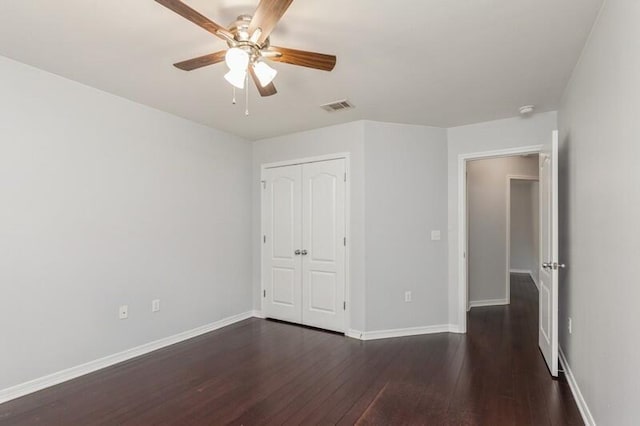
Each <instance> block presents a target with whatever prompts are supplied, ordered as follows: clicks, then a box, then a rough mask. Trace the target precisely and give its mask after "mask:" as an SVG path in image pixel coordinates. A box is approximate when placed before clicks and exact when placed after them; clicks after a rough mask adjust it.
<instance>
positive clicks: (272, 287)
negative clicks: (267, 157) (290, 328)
mask: <svg viewBox="0 0 640 426" xmlns="http://www.w3.org/2000/svg"><path fill="white" fill-rule="evenodd" d="M264 179H265V189H264V191H263V193H264V196H263V197H264V198H263V200H262V202H263V205H262V215H263V217H262V220H263V227H264V231H265V234H264V236H263V238H264V244H263V247H264V249H263V263H262V268H263V270H262V276H263V285H264V290H263V291H264V294H263V296H264V305H263V309H264V314H265V316H266V317H268V318H276V319H281V320H284V321H291V322H297V323H300V322H302V263H301V261H300V247H301V243H302V235H301V233H302V209H301V206H302V202H301V189H302V187H301V179H302V167H301V166H289V167H277V168H273V169H267V170H265V173H264Z"/></svg>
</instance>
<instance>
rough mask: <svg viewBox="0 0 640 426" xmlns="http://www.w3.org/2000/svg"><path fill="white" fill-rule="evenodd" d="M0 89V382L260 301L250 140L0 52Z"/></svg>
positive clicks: (36, 374) (2, 385)
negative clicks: (254, 283) (122, 308)
mask: <svg viewBox="0 0 640 426" xmlns="http://www.w3.org/2000/svg"><path fill="white" fill-rule="evenodd" d="M0 93H2V96H1V97H0V115H1V116H2V121H1V122H0V206H1V207H0V325H1V326H0V327H1V328H2V332H1V333H0V348H1V349H0V365H1V366H2V367H0V389H4V388H8V387H10V386H12V385H16V384H19V383H22V382H25V381H27V380H30V379H34V378H38V377H41V376H43V375H46V374H49V373H53V372H56V371H59V370H62V369H65V368H68V367H72V366H76V365H78V364H81V363H85V362H88V361H91V360H94V359H97V358H100V357H103V356H106V355H110V354H113V353H116V352H119V351H122V350H125V349H128V348H131V347H134V346H137V345H141V344H144V343H147V342H150V341H153V340H156V339H159V338H162V337H166V336H169V335H173V334H176V333H178V332H182V331H185V330H188V329H192V328H195V327H197V326H201V325H204V324H207V323H211V322H214V321H216V320H219V319H222V318H225V317H228V316H231V315H234V314H238V313H242V312H245V311H248V310H250V309H251V292H250V281H251V256H250V255H248V253H250V252H251V249H250V238H251V234H250V229H249V228H248V226H247V224H249V223H250V211H251V198H250V182H251V166H250V162H251V147H250V145H249V144H248V143H246V142H244V141H243V140H241V139H238V138H236V137H233V136H230V135H228V134H225V133H221V132H218V131H215V130H212V129H210V128H207V127H204V126H200V125H196V124H194V123H191V122H188V121H186V120H183V119H179V118H177V117H174V116H171V115H169V114H166V113H163V112H159V111H157V110H154V109H151V108H148V107H145V106H142V105H139V104H135V103H133V102H130V101H127V100H124V99H121V98H118V97H115V96H113V95H110V94H107V93H104V92H100V91H98V90H95V89H92V88H89V87H87V86H83V85H80V84H78V83H75V82H72V81H70V80H66V79H63V78H60V77H58V76H55V75H52V74H49V73H46V72H43V71H40V70H37V69H35V68H31V67H28V66H25V65H22V64H19V63H17V62H14V61H11V60H9V59H5V58H1V57H0ZM154 298H159V299H161V311H160V312H158V313H155V314H152V313H151V300H152V299H154ZM121 304H128V305H129V319H127V320H118V306H119V305H121Z"/></svg>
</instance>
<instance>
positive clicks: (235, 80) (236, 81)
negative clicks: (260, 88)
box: [224, 70, 247, 89]
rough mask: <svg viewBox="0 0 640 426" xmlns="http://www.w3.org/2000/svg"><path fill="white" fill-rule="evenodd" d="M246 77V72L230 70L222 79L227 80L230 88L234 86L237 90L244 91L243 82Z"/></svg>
mask: <svg viewBox="0 0 640 426" xmlns="http://www.w3.org/2000/svg"><path fill="white" fill-rule="evenodd" d="M246 76H247V72H246V71H243V70H231V71H229V72H228V73H226V74H225V75H224V79H225V80H227V81H228V82H229V83H230V84H231V85H232V86H235V87H237V88H238V89H244V80H245V78H246Z"/></svg>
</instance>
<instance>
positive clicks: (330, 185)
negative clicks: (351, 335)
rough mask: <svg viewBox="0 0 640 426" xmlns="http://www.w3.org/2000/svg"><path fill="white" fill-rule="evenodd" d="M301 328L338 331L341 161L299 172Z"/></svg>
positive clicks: (341, 250) (340, 316) (342, 227)
mask: <svg viewBox="0 0 640 426" xmlns="http://www.w3.org/2000/svg"><path fill="white" fill-rule="evenodd" d="M302 185H303V186H302V226H303V227H302V286H303V288H302V323H303V324H306V325H311V326H314V327H320V328H324V329H328V330H335V331H344V313H345V305H344V303H345V253H346V250H345V244H346V233H345V232H346V228H345V195H346V194H345V187H346V184H345V160H344V159H340V160H331V161H322V162H317V163H308V164H304V165H303V166H302Z"/></svg>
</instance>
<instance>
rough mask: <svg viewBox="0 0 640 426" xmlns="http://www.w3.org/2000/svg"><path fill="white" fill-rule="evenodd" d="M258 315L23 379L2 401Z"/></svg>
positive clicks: (246, 315)
mask: <svg viewBox="0 0 640 426" xmlns="http://www.w3.org/2000/svg"><path fill="white" fill-rule="evenodd" d="M253 316H254V311H248V312H243V313H241V314H238V315H233V316H230V317H227V318H223V319H221V320H219V321H216V322H213V323H210V324H206V325H203V326H200V327H196V328H194V329H191V330H188V331H184V332H182V333H178V334H174V335H173V336H169V337H164V338H162V339H158V340H154V341H153V342H149V343H145V344H143V345H140V346H136V347H134V348H131V349H126V350H124V351H122V352H118V353H115V354H112V355H107V356H105V357H103V358H99V359H96V360H93V361H89V362H87V363H84V364H81V365H77V366H75V367H70V368H67V369H65V370H61V371H58V372H55V373H52V374H48V375H46V376H43V377H39V378H37V379H33V380H30V381H28V382H24V383H20V384H18V385H15V386H12V387H10V388H6V389H2V390H0V404H1V403H3V402H7V401H10V400H12V399H15V398H19V397H21V396H24V395H27V394H30V393H33V392H36V391H39V390H42V389H45V388H48V387H50V386H54V385H57V384H60V383H63V382H66V381H68V380H71V379H75V378H77V377H80V376H84V375H85V374H89V373H92V372H94V371H97V370H100V369H103V368H106V367H109V366H111V365H114V364H118V363H120V362H123V361H127V360H129V359H131V358H135V357H139V356H140V355H144V354H147V353H149V352H153V351H155V350H158V349H161V348H164V347H165V346H170V345H173V344H176V343H179V342H182V341H184V340H188V339H191V338H193V337H196V336H200V335H201V334H205V333H209V332H211V331H214V330H217V329H219V328H222V327H226V326H228V325H231V324H233V323H236V322H239V321H244V320H246V319H248V318H251V317H253Z"/></svg>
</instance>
